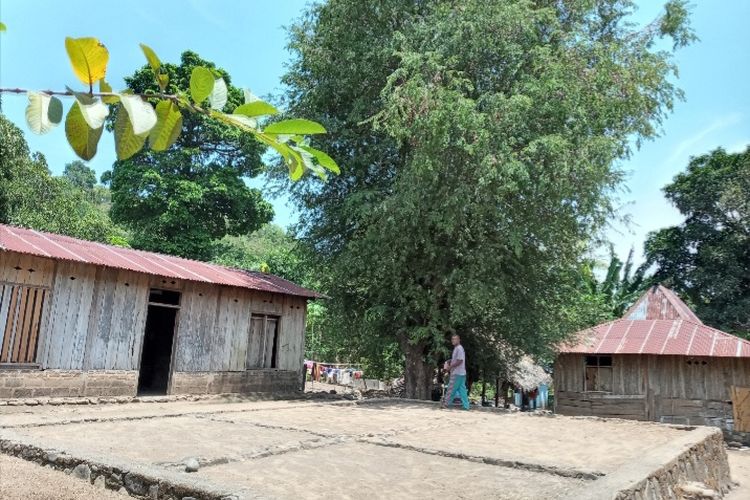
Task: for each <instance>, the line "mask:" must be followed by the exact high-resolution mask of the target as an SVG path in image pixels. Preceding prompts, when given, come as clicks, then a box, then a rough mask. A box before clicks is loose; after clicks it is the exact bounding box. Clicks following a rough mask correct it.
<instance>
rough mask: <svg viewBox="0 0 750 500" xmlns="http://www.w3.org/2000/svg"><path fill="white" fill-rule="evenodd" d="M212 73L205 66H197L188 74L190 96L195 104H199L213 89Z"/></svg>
mask: <svg viewBox="0 0 750 500" xmlns="http://www.w3.org/2000/svg"><path fill="white" fill-rule="evenodd" d="M214 80H215V78H214V74H213V73H211V71H210V70H209V69H207V68H204V67H202V66H198V67H196V68H193V72H192V74H191V75H190V96H191V97H192V98H193V102H194V103H195V104H200V103H202V102H203V101H205V100H206V98H207V97H208V96H209V95H211V91H212V90H213V89H214Z"/></svg>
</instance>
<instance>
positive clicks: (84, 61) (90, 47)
mask: <svg viewBox="0 0 750 500" xmlns="http://www.w3.org/2000/svg"><path fill="white" fill-rule="evenodd" d="M65 50H66V51H67V52H68V58H69V59H70V64H71V65H72V66H73V72H74V73H75V74H76V76H77V77H78V79H79V80H81V82H83V83H84V84H85V85H93V84H94V83H96V82H98V81H99V80H101V79H102V78H104V74H105V73H106V72H107V63H108V62H109V52H108V51H107V47H105V46H104V45H102V44H101V43H100V42H99V40H97V39H96V38H70V37H68V38H66V39H65Z"/></svg>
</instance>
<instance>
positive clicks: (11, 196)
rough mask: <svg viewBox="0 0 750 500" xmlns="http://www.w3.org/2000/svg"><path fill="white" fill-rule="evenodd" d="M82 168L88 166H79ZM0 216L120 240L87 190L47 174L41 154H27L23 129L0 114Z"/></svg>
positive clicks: (13, 221)
mask: <svg viewBox="0 0 750 500" xmlns="http://www.w3.org/2000/svg"><path fill="white" fill-rule="evenodd" d="M84 168H87V167H85V166H84ZM0 222H3V223H7V224H13V225H17V226H24V227H31V228H33V229H38V230H40V231H49V232H53V233H59V234H65V235H68V236H73V237H76V238H82V239H86V240H92V241H101V242H105V243H113V244H118V245H122V244H124V243H125V239H124V234H123V231H122V230H121V229H120V228H118V227H117V226H116V225H115V224H114V223H112V221H111V220H110V218H109V216H108V215H107V213H106V211H105V210H102V209H101V208H100V207H99V206H97V204H96V203H94V202H92V201H91V198H90V196H89V194H88V192H87V191H85V190H84V189H81V188H79V187H78V186H76V185H75V184H73V183H72V182H71V181H70V179H69V178H68V177H67V176H63V177H54V176H52V175H50V171H49V168H48V167H47V162H46V160H45V159H44V156H42V155H40V154H39V153H35V154H33V155H31V154H30V152H29V148H28V145H27V143H26V140H25V139H24V138H23V132H22V131H21V130H20V129H19V128H18V127H16V126H15V125H14V124H13V123H11V122H10V121H9V120H8V119H7V118H5V116H3V115H0Z"/></svg>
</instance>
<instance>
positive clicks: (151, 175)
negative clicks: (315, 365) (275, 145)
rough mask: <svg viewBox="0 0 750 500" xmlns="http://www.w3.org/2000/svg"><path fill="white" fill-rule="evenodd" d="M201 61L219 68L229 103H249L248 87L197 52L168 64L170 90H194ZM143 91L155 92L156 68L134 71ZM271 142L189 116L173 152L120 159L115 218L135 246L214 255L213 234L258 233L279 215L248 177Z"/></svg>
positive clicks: (114, 183) (133, 84)
mask: <svg viewBox="0 0 750 500" xmlns="http://www.w3.org/2000/svg"><path fill="white" fill-rule="evenodd" d="M196 67H206V68H210V69H211V70H215V71H217V72H218V73H219V74H220V75H221V76H222V78H223V79H224V81H225V82H226V85H227V101H226V104H225V106H224V107H225V109H227V110H229V111H230V112H231V111H232V110H234V109H235V108H236V107H237V106H239V105H241V104H242V102H243V95H244V94H243V91H242V90H241V89H238V88H235V87H234V86H233V85H232V80H231V77H230V76H229V74H228V73H227V72H226V71H224V70H223V69H220V68H215V66H214V64H213V63H210V62H208V61H205V60H203V59H201V58H200V57H198V55H197V54H195V53H193V52H185V53H183V54H182V57H181V61H180V64H179V65H174V64H162V65H161V71H162V72H163V74H166V75H168V77H169V83H168V85H167V87H166V90H167V91H168V92H173V93H177V92H181V91H182V92H184V91H187V90H188V89H189V86H190V77H191V74H192V72H193V69H195V68H196ZM126 83H127V84H128V87H129V88H130V89H131V90H133V91H134V92H137V93H144V92H147V91H156V90H158V89H159V86H158V85H157V83H156V82H155V81H154V77H153V73H152V70H151V69H150V68H149V67H143V68H142V69H140V70H138V71H136V72H135V74H134V75H133V76H131V77H129V78H126ZM264 150H265V147H264V146H263V145H261V144H260V143H259V142H258V141H256V140H255V139H254V138H253V136H251V135H250V134H247V133H245V132H243V131H241V130H239V129H237V128H236V127H232V126H230V125H227V124H225V123H222V122H219V121H217V120H213V119H211V118H209V117H207V116H204V115H201V114H187V115H185V116H184V117H183V132H182V134H181V135H180V136H179V138H178V139H177V141H176V142H175V143H174V144H173V145H172V146H171V147H169V148H168V149H167V150H166V151H160V152H158V151H150V150H144V151H141V152H140V153H138V154H136V155H134V156H132V157H131V158H128V159H127V160H120V161H117V162H115V164H114V166H113V169H112V172H111V175H108V176H107V177H108V179H110V180H111V190H112V211H111V214H112V219H113V220H115V221H116V222H118V223H120V224H123V225H124V226H126V227H127V228H128V229H129V230H130V231H131V233H132V245H133V246H134V247H136V248H141V249H144V250H151V251H159V252H165V253H170V254H174V255H180V256H183V257H190V258H195V259H201V260H207V259H209V258H210V257H211V245H212V242H213V240H217V239H221V238H222V237H224V236H225V235H240V234H247V233H251V232H253V231H255V230H257V229H258V228H260V227H261V226H262V225H263V224H266V223H268V222H270V221H271V219H272V218H273V209H272V208H271V205H270V204H269V203H268V202H267V201H265V200H264V199H263V197H262V195H261V192H260V191H259V190H258V189H253V188H250V187H248V186H247V184H246V183H245V180H244V179H245V178H251V177H255V176H257V175H258V174H259V173H260V172H261V171H262V169H263V164H262V161H261V155H262V153H263V152H264Z"/></svg>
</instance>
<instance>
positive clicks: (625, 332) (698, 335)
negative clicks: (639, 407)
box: [560, 319, 750, 358]
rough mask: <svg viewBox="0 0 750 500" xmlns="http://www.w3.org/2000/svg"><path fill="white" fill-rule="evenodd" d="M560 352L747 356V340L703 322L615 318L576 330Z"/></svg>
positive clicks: (749, 356) (749, 347)
mask: <svg viewBox="0 0 750 500" xmlns="http://www.w3.org/2000/svg"><path fill="white" fill-rule="evenodd" d="M574 339H575V340H574V341H573V342H574V343H572V344H568V345H564V346H563V347H562V348H561V349H560V352H561V353H578V354H663V355H673V356H674V355H677V356H716V357H730V358H750V342H748V341H747V340H743V339H741V338H739V337H735V336H734V335H730V334H728V333H724V332H722V331H720V330H716V329H715V328H711V327H709V326H706V325H704V324H702V323H694V322H692V321H688V320H683V319H677V320H669V319H651V320H647V319H635V320H629V319H618V320H615V321H611V322H609V323H604V324H602V325H597V326H595V327H593V328H589V329H587V330H583V331H581V332H578V333H577V334H576V336H575V337H574Z"/></svg>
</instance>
